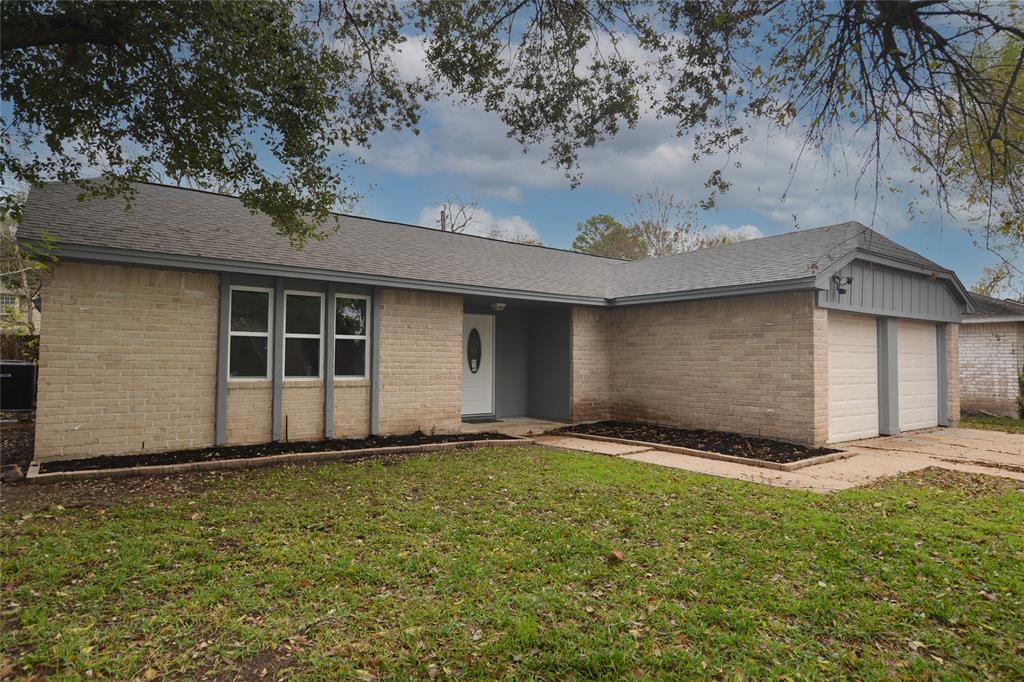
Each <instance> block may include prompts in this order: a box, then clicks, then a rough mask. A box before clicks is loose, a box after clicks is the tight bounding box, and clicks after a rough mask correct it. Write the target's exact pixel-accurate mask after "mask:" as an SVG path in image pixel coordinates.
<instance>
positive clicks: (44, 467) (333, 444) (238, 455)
mask: <svg viewBox="0 0 1024 682" xmlns="http://www.w3.org/2000/svg"><path fill="white" fill-rule="evenodd" d="M473 440H515V438H513V437H512V436H506V435H505V434H502V433H457V434H450V435H436V436H428V435H427V434H425V433H422V432H420V431H417V432H416V433H411V434H408V435H404V436H369V437H367V438H349V439H344V440H342V439H331V440H310V441H299V442H293V443H263V444H261V445H231V446H224V447H217V448H198V449H195V450H175V451H174V452H154V453H150V454H140V455H117V456H104V457H89V458H88V459H72V460H65V461H60V462H45V463H43V464H41V465H40V467H39V473H41V474H48V473H53V472H55V471H61V472H63V471H92V470H95V469H121V468H128V467H141V466H159V465H163V464H187V463H192V462H209V461H215V460H223V459H247V458H250V457H268V456H270V455H285V454H291V453H300V452H333V451H336V450H362V449H366V448H390V447H399V446H409V445H430V444H433V443H465V442H467V441H473Z"/></svg>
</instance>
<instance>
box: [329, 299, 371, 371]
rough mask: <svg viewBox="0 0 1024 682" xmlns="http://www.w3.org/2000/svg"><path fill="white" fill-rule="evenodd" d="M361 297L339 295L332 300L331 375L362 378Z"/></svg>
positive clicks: (364, 332)
mask: <svg viewBox="0 0 1024 682" xmlns="http://www.w3.org/2000/svg"><path fill="white" fill-rule="evenodd" d="M368 300H369V299H367V298H366V297H365V296H352V295H348V294H340V295H338V297H337V298H336V299H335V311H334V314H335V321H334V376H336V377H342V378H348V379H364V378H366V366H367V364H368V363H367V352H368V350H369V347H368V345H367V343H366V335H367V329H368V328H369V325H368V324H367V316H366V308H367V302H368Z"/></svg>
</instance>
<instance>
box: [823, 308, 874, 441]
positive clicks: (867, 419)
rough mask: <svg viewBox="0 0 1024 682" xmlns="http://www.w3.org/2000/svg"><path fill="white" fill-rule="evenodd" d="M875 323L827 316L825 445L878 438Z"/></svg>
mask: <svg viewBox="0 0 1024 682" xmlns="http://www.w3.org/2000/svg"><path fill="white" fill-rule="evenodd" d="M877 328H878V323H877V322H876V321H875V318H873V317H864V316H861V315H846V314H843V313H834V312H832V311H831V310H830V311H829V313H828V442H830V443H840V442H842V441H846V440H856V439H858V438H871V437H872V436H877V435H878V333H877Z"/></svg>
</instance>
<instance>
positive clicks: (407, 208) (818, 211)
mask: <svg viewBox="0 0 1024 682" xmlns="http://www.w3.org/2000/svg"><path fill="white" fill-rule="evenodd" d="M800 142H801V140H800V138H799V136H798V134H796V133H786V132H780V131H773V132H769V131H767V130H763V129H762V130H760V131H758V132H756V133H755V134H754V135H752V136H751V140H750V142H749V143H747V144H746V145H745V146H744V148H743V150H742V152H741V154H740V155H739V158H738V159H736V160H738V161H739V162H740V163H741V164H742V165H741V166H740V167H739V168H735V167H733V168H731V169H730V170H729V171H728V175H727V177H729V178H730V179H731V180H732V183H733V184H732V188H731V189H730V190H729V192H727V193H726V194H725V195H724V196H723V197H721V198H720V200H719V202H718V204H719V206H718V208H717V209H716V210H714V211H712V212H707V213H703V214H701V216H700V220H701V222H702V224H704V225H707V226H708V227H709V228H711V229H713V230H714V231H716V232H721V231H726V230H729V231H734V230H742V231H744V232H746V233H748V234H753V235H755V236H756V235H764V236H768V235H773V234H780V233H782V232H789V231H792V230H794V229H807V228H812V227H819V226H822V225H829V224H834V223H840V222H844V221H847V220H860V221H861V222H863V223H865V224H868V225H870V226H871V227H873V228H874V229H876V230H877V231H879V232H881V233H882V234H884V235H885V236H887V237H890V238H891V239H894V240H896V241H897V242H899V243H901V244H903V245H905V246H907V247H909V248H911V249H913V250H915V251H917V252H919V253H921V254H923V255H924V256H926V257H928V258H930V259H931V260H934V261H936V262H937V263H939V264H940V265H943V266H945V267H948V268H952V269H953V270H955V271H956V272H957V274H958V275H959V276H960V278H961V280H962V281H963V282H964V283H965V284H966V285H968V286H970V285H971V284H973V283H974V282H975V281H976V280H977V279H978V276H979V275H980V273H981V269H982V267H984V266H985V265H990V264H992V263H993V262H994V260H993V258H992V257H991V256H990V255H989V254H987V253H986V252H985V250H984V249H983V248H982V247H981V246H977V245H975V244H974V241H975V240H974V239H973V238H972V237H971V236H970V235H969V234H967V233H966V232H965V231H964V230H963V229H962V228H961V226H960V225H959V224H957V222H956V221H955V220H954V219H952V218H951V217H949V216H948V215H945V214H943V213H942V212H941V211H940V210H939V209H938V207H933V206H929V205H928V204H927V201H928V200H925V204H924V206H923V211H921V213H920V214H918V213H915V214H913V215H911V214H910V212H908V210H907V204H908V203H909V202H910V201H911V200H912V199H913V198H914V197H915V196H916V192H917V188H916V185H914V184H913V183H912V180H911V178H912V175H911V171H910V169H909V168H908V167H907V164H905V163H903V162H902V160H901V159H895V160H890V163H891V165H889V166H887V171H889V172H890V173H891V174H892V175H893V176H894V177H895V178H899V177H900V174H903V175H904V176H905V177H906V181H905V182H903V183H900V182H899V180H898V179H897V183H898V186H899V185H903V186H905V187H906V190H905V192H903V193H902V194H897V195H895V196H893V195H890V194H889V193H888V192H887V191H885V192H883V196H881V197H879V201H878V205H877V207H876V205H875V200H876V194H875V191H874V187H873V186H872V184H871V182H870V180H861V181H860V182H859V183H858V181H857V175H858V173H857V166H856V164H849V166H847V164H846V163H844V162H836V161H835V160H833V159H829V158H826V157H824V156H822V155H820V154H817V153H816V152H810V153H808V152H806V151H805V152H804V154H803V156H802V157H800V146H801V145H800ZM690 154H691V152H690V145H689V143H688V140H686V139H685V138H679V137H677V136H676V135H675V133H674V131H673V129H672V126H671V124H670V123H668V122H664V121H652V120H643V121H641V122H640V124H639V125H638V126H637V128H636V129H634V130H628V131H625V132H622V133H620V134H619V136H618V137H616V138H615V139H613V140H610V141H608V142H605V143H603V144H602V145H601V146H600V147H599V148H597V149H594V150H588V151H585V152H584V153H583V155H582V169H583V179H582V183H581V184H580V185H579V186H578V187H577V188H575V189H573V188H572V187H571V185H570V182H569V180H568V179H566V178H565V176H564V175H563V174H562V173H561V172H560V171H558V170H557V169H554V168H551V167H549V166H546V165H544V164H543V163H542V160H543V158H544V155H545V150H543V149H536V150H531V151H530V152H529V153H527V154H524V153H523V151H522V149H521V148H520V147H519V146H518V145H517V144H516V143H514V142H512V141H510V140H508V139H507V138H506V136H505V132H504V128H503V126H502V124H501V122H500V121H498V120H497V118H496V117H493V116H492V115H490V114H487V113H486V112H482V111H476V110H472V109H467V108H463V107H458V106H455V105H452V104H451V103H445V102H441V103H434V104H431V105H428V109H427V112H426V116H425V117H424V121H423V125H422V128H421V133H420V134H419V135H415V134H413V133H412V132H402V133H387V134H384V135H382V136H379V137H378V138H376V140H375V142H374V145H373V146H372V147H371V148H370V149H368V150H362V152H361V156H362V158H363V163H361V164H358V165H353V166H352V167H351V168H350V175H351V178H352V181H353V183H354V186H355V188H356V189H357V190H358V191H359V192H361V193H362V194H363V198H362V200H361V201H360V203H359V205H358V206H357V207H356V208H355V210H354V212H356V213H361V214H364V215H367V216H371V217H374V218H381V219H385V220H394V221H398V222H405V223H413V224H418V225H425V226H428V227H431V226H434V225H435V220H436V218H437V212H438V204H439V203H440V202H443V201H445V200H446V199H447V198H450V197H461V198H462V199H465V200H475V201H476V202H478V208H477V210H476V214H475V217H476V220H475V225H474V228H475V231H478V232H481V233H483V232H486V231H487V230H488V228H489V227H490V226H492V225H495V226H497V227H499V228H500V229H504V230H511V231H514V232H518V233H520V234H526V235H531V236H533V235H535V236H536V237H538V238H539V239H541V240H542V241H543V242H544V243H545V244H547V245H549V246H556V247H561V248H568V247H569V246H570V245H571V243H572V240H573V237H574V236H575V234H576V224H577V223H579V222H581V221H583V220H585V219H586V218H588V217H590V216H592V215H595V214H599V213H609V214H611V215H613V216H615V217H616V218H618V219H620V220H623V221H625V220H626V219H628V218H629V215H630V212H631V197H632V196H633V195H635V194H637V193H642V192H646V191H650V190H652V189H654V188H662V189H665V190H668V191H671V192H673V193H674V194H675V195H676V197H679V198H683V199H692V200H699V199H701V198H703V197H704V196H705V194H704V192H705V190H704V186H703V183H704V179H705V178H706V177H707V172H708V171H709V170H710V169H711V168H713V166H714V164H712V163H707V164H700V165H695V164H694V163H693V162H692V160H691V156H690ZM798 158H799V162H798ZM794 164H795V166H794Z"/></svg>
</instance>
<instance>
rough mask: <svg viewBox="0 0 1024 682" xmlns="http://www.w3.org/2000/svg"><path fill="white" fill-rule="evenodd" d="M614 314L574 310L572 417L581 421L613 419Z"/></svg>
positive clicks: (571, 359) (580, 307)
mask: <svg viewBox="0 0 1024 682" xmlns="http://www.w3.org/2000/svg"><path fill="white" fill-rule="evenodd" d="M612 312H613V311H611V310H608V309H606V308H589V307H582V306H573V309H572V341H571V343H572V352H571V355H570V361H571V363H572V385H571V386H572V388H571V390H572V417H573V419H575V420H578V421H586V420H599V419H609V418H610V417H611V380H612V365H611V362H612V360H613V354H612V351H611V343H612V338H613V335H612Z"/></svg>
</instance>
